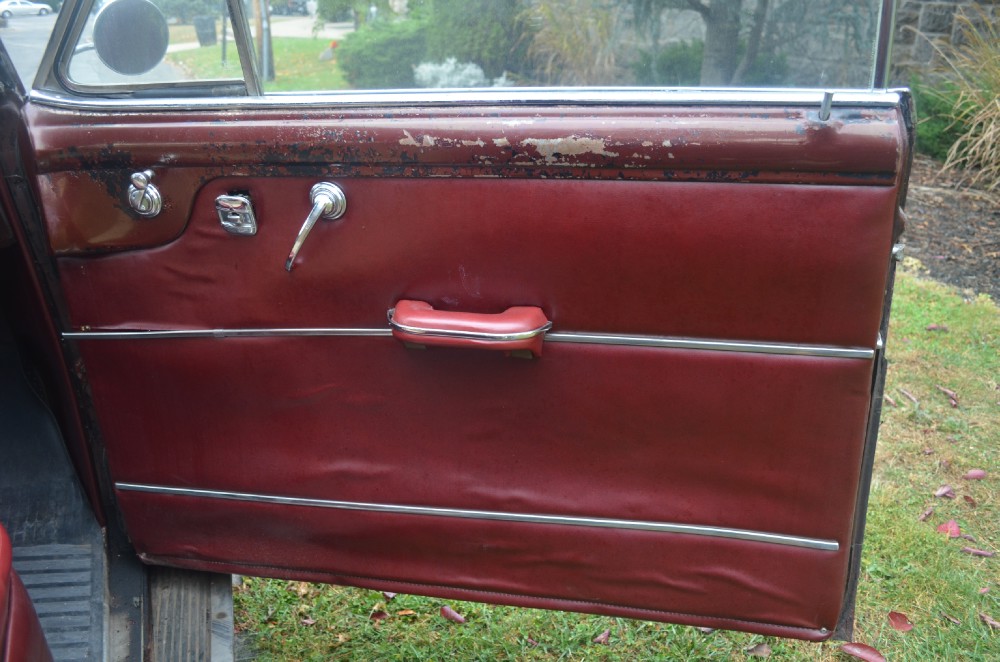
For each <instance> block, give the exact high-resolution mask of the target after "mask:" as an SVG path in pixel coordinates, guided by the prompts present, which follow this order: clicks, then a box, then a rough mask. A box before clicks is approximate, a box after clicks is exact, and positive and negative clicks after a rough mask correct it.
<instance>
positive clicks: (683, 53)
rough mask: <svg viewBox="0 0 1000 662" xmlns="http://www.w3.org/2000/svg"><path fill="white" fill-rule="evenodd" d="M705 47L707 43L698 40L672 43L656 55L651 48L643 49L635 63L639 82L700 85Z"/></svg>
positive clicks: (683, 85) (680, 85)
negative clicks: (649, 49)
mask: <svg viewBox="0 0 1000 662" xmlns="http://www.w3.org/2000/svg"><path fill="white" fill-rule="evenodd" d="M704 50H705V44H704V42H702V41H700V40H698V41H681V42H676V43H673V44H670V45H668V46H666V47H665V48H663V49H662V50H661V51H660V52H659V54H658V55H656V56H655V57H654V55H653V54H652V53H650V52H649V51H646V50H643V51H639V56H638V57H637V58H636V61H635V62H634V63H633V65H632V70H633V72H634V74H635V82H636V83H638V84H639V85H668V86H676V87H685V86H687V87H691V86H696V85H698V82H699V81H700V80H701V58H702V53H703V52H704Z"/></svg>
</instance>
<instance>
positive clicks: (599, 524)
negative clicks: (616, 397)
mask: <svg viewBox="0 0 1000 662" xmlns="http://www.w3.org/2000/svg"><path fill="white" fill-rule="evenodd" d="M115 487H116V488H118V489H119V490H124V491H129V492H146V493H152V494H164V495H170V496H183V497H196V498H202V499H224V500H228V501H250V502H253V503H269V504H275V505H282V506H306V507H312V508H333V509H336V510H360V511H366V512H377V513H391V514H394V515H425V516H432V517H456V518H462V519H476V520H494V521H502V522H518V523H524V524H554V525H562V526H585V527H596V528H605V529H631V530H636V531H652V532H655V533H678V534H685V535H692V536H705V537H709V538H732V539H735V540H746V541H750V542H763V543H770V544H773V545H787V546H790V547H805V548H807V549H818V550H822V551H827V552H835V551H837V550H839V549H840V543H838V542H837V541H836V540H822V539H818V538H803V537H801V536H787V535H782V534H778V533H767V532H764V531H750V530H747V529H730V528H725V527H718V526H698V525H694V524H673V523H669V522H647V521H642V520H624V519H607V518H603V517H571V516H567V515H529V514H522V513H506V512H498V511H494V510H465V509H458V508H434V507H430V506H402V505H396V504H385V503H364V502H359V501H334V500H330V499H309V498H303V497H286V496H274V495H270V494H251V493H247V492H226V491H218V490H202V489H193V488H186V487H165V486H162V485H145V484H140V483H115Z"/></svg>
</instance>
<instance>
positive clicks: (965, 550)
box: [961, 547, 996, 559]
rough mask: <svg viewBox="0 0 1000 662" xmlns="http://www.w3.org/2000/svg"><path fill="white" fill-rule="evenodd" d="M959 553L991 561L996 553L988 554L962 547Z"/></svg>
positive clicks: (987, 552)
mask: <svg viewBox="0 0 1000 662" xmlns="http://www.w3.org/2000/svg"><path fill="white" fill-rule="evenodd" d="M961 551H963V552H965V553H966V554H971V555H972V556H982V557H983V558H987V559H991V558H993V557H994V556H996V552H989V551H986V550H985V549H976V548H975V547H963V548H962V550H961Z"/></svg>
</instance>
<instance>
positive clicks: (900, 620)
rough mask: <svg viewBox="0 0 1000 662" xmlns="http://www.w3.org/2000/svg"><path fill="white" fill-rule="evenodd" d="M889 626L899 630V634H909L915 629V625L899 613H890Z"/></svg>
mask: <svg viewBox="0 0 1000 662" xmlns="http://www.w3.org/2000/svg"><path fill="white" fill-rule="evenodd" d="M889 625H891V626H892V629H893V630H898V631H899V632H909V631H910V630H912V629H913V623H911V622H910V619H909V618H907V617H906V614H903V613H901V612H898V611H890V612H889Z"/></svg>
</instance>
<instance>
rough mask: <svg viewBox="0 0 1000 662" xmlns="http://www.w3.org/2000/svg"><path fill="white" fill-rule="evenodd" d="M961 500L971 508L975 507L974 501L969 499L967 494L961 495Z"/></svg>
mask: <svg viewBox="0 0 1000 662" xmlns="http://www.w3.org/2000/svg"><path fill="white" fill-rule="evenodd" d="M962 498H963V499H965V503H967V504H969V505H970V506H972V507H973V508H975V507H976V500H975V499H973V498H972V497H970V496H969V495H968V494H966V495H963V496H962Z"/></svg>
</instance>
